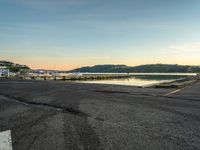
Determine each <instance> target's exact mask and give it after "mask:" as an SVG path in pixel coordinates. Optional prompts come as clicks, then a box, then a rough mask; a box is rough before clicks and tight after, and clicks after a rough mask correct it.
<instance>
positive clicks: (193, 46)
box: [169, 42, 200, 52]
mask: <svg viewBox="0 0 200 150" xmlns="http://www.w3.org/2000/svg"><path fill="white" fill-rule="evenodd" d="M169 48H170V49H173V50H177V51H185V52H197V51H199V52H200V42H195V43H184V44H176V45H170V46H169Z"/></svg>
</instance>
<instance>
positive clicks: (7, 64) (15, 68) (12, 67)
mask: <svg viewBox="0 0 200 150" xmlns="http://www.w3.org/2000/svg"><path fill="white" fill-rule="evenodd" d="M0 66H3V67H6V68H8V69H9V70H10V71H11V72H18V71H25V70H29V69H30V68H29V67H28V66H26V65H21V64H15V63H13V62H10V61H0Z"/></svg>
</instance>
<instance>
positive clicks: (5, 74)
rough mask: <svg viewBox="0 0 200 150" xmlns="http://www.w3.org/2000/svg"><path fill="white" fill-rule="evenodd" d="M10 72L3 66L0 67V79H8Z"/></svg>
mask: <svg viewBox="0 0 200 150" xmlns="http://www.w3.org/2000/svg"><path fill="white" fill-rule="evenodd" d="M9 76H10V71H9V69H7V67H5V66H0V77H9Z"/></svg>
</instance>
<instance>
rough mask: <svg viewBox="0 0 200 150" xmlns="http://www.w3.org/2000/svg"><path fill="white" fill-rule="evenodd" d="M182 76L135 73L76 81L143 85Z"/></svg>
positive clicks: (172, 79)
mask: <svg viewBox="0 0 200 150" xmlns="http://www.w3.org/2000/svg"><path fill="white" fill-rule="evenodd" d="M184 77H186V76H183V75H181V76H179V75H153V76H152V75H135V76H132V77H130V78H121V79H109V80H89V81H78V82H81V83H97V84H115V85H132V86H144V85H150V84H157V83H162V82H169V81H174V80H177V79H181V78H184Z"/></svg>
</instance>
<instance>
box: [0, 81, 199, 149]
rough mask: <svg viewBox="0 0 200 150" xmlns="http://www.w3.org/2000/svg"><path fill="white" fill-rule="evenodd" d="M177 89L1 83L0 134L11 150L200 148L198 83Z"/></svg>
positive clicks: (45, 82)
mask: <svg viewBox="0 0 200 150" xmlns="http://www.w3.org/2000/svg"><path fill="white" fill-rule="evenodd" d="M175 90H177V89H154V88H136V87H130V86H113V85H98V84H96V85H95V84H79V83H70V82H59V81H22V80H21V81H18V80H0V132H4V131H8V130H9V131H11V139H12V141H11V142H12V149H13V150H200V83H196V84H195V85H191V86H188V87H186V88H184V89H181V90H180V91H179V90H178V91H177V92H173V91H175ZM164 95H167V96H164ZM0 150H1V147H0Z"/></svg>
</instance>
